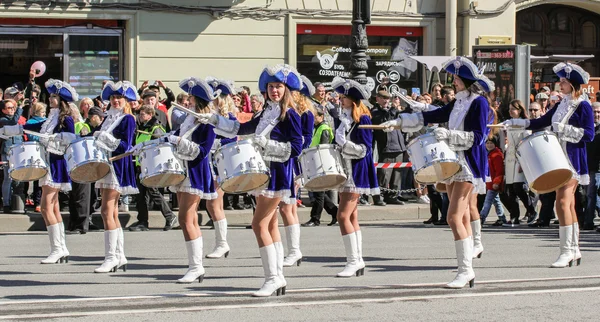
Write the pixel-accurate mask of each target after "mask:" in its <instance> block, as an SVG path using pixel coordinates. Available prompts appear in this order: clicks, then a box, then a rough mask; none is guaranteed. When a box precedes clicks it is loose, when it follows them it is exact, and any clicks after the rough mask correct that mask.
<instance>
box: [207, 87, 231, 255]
mask: <svg viewBox="0 0 600 322" xmlns="http://www.w3.org/2000/svg"><path fill="white" fill-rule="evenodd" d="M206 82H207V83H208V84H209V85H210V86H211V87H212V89H213V90H214V91H216V90H220V91H221V94H220V95H219V96H218V97H217V98H216V99H215V100H214V101H213V103H212V105H213V110H214V112H216V113H218V114H219V115H221V116H223V117H227V118H229V119H230V120H233V121H235V120H236V117H235V114H234V110H235V109H236V107H235V104H234V102H233V99H232V98H231V95H234V94H235V93H236V92H235V88H234V86H233V83H232V82H230V81H225V80H219V79H215V78H213V77H207V78H206ZM236 140H237V138H235V137H234V138H226V137H223V136H221V135H217V136H216V139H215V140H214V143H213V146H212V149H211V154H212V153H214V152H215V151H216V150H217V149H218V148H220V147H221V146H223V145H225V144H229V143H231V142H235V141H236ZM212 169H213V177H214V176H216V174H217V173H216V171H215V168H214V167H213V168H212ZM215 186H216V187H217V194H218V196H217V198H216V199H213V200H207V201H206V208H207V210H208V212H209V213H210V216H211V218H212V220H213V224H214V226H215V248H214V249H213V251H212V252H210V253H209V254H207V255H206V258H220V257H223V256H225V258H227V256H229V250H230V249H229V244H228V243H227V218H225V210H224V209H223V196H224V193H223V190H222V189H221V188H219V187H218V185H217V183H216V181H215Z"/></svg>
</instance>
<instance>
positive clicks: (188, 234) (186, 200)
mask: <svg viewBox="0 0 600 322" xmlns="http://www.w3.org/2000/svg"><path fill="white" fill-rule="evenodd" d="M177 201H178V202H179V214H178V217H179V225H180V226H181V230H182V232H183V238H184V239H185V241H190V240H195V239H197V238H199V237H201V236H202V232H201V231H200V226H199V225H198V212H197V209H198V204H199V203H200V196H196V195H192V194H189V193H185V192H178V193H177Z"/></svg>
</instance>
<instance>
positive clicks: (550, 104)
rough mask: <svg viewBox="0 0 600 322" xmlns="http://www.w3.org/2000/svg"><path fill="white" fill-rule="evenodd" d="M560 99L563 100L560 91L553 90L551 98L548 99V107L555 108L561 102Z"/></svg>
mask: <svg viewBox="0 0 600 322" xmlns="http://www.w3.org/2000/svg"><path fill="white" fill-rule="evenodd" d="M560 100H562V95H561V94H560V93H559V92H557V91H553V92H551V93H550V98H549V99H548V107H549V108H553V107H554V106H555V105H556V104H557V103H560Z"/></svg>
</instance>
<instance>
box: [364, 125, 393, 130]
mask: <svg viewBox="0 0 600 322" xmlns="http://www.w3.org/2000/svg"><path fill="white" fill-rule="evenodd" d="M358 128H359V129H365V130H385V129H387V126H383V125H368V124H365V125H359V126H358ZM394 128H395V129H397V128H398V127H394Z"/></svg>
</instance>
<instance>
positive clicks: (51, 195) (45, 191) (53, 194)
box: [40, 186, 58, 226]
mask: <svg viewBox="0 0 600 322" xmlns="http://www.w3.org/2000/svg"><path fill="white" fill-rule="evenodd" d="M56 198H58V189H54V188H51V187H49V186H43V187H42V200H41V201H40V205H41V207H40V208H41V211H42V218H44V222H45V223H46V226H51V225H55V224H57V223H58V221H57V220H56V215H55V214H54V211H55V210H54V200H55V199H56Z"/></svg>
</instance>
